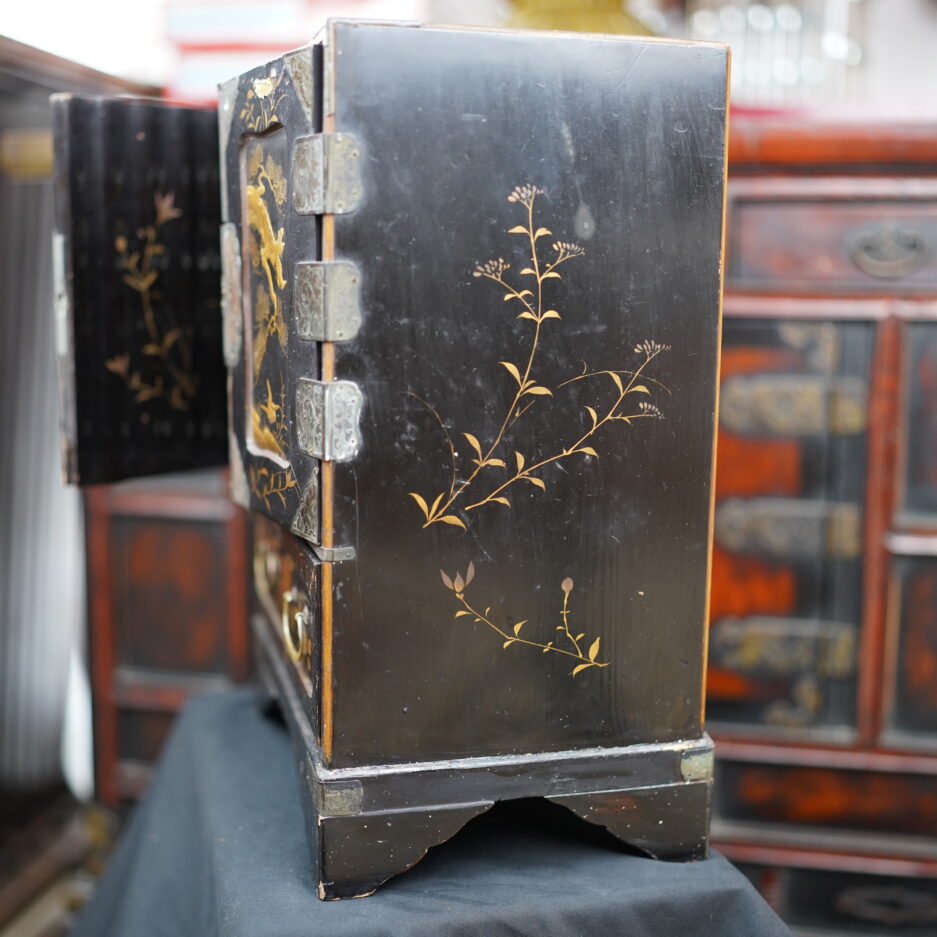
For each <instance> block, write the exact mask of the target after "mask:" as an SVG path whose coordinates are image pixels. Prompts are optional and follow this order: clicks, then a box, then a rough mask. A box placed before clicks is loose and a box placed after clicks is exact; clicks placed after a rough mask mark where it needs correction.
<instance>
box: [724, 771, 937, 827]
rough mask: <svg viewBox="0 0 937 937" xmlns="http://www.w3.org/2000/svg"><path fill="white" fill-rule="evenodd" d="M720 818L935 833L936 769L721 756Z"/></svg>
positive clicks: (936, 822) (936, 819)
mask: <svg viewBox="0 0 937 937" xmlns="http://www.w3.org/2000/svg"><path fill="white" fill-rule="evenodd" d="M715 794H716V799H715V812H716V815H717V816H718V817H719V818H720V819H722V820H731V821H742V822H749V821H755V822H766V823H771V824H796V825H800V826H805V827H806V826H809V827H824V828H827V829H839V830H853V831H856V832H866V833H890V834H905V835H907V836H913V837H928V838H930V839H933V838H934V837H937V778H935V777H934V775H933V774H911V773H904V772H902V773H897V772H891V771H871V770H852V769H850V770H847V769H843V768H835V769H834V768H828V767H814V766H807V765H780V764H756V763H748V762H734V761H732V762H727V761H720V763H719V764H718V765H717V769H716V787H715Z"/></svg>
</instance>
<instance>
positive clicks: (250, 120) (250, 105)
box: [238, 72, 286, 133]
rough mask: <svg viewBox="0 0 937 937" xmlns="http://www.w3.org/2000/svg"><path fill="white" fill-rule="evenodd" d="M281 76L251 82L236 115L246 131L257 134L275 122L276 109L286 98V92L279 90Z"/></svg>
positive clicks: (256, 79) (281, 74)
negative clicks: (242, 104) (242, 122)
mask: <svg viewBox="0 0 937 937" xmlns="http://www.w3.org/2000/svg"><path fill="white" fill-rule="evenodd" d="M283 74H284V73H283V72H281V73H280V74H279V75H278V76H277V77H276V78H271V77H268V78H255V79H254V80H253V81H252V82H251V86H250V87H249V88H248V89H247V93H246V94H245V95H244V106H243V107H242V108H241V110H240V113H239V114H238V117H239V118H240V119H241V120H243V121H244V126H245V127H247V129H248V130H251V131H253V132H254V133H259V132H260V131H262V130H266V129H267V127H269V126H270V124H272V123H273V122H274V121H275V120H277V108H278V107H279V106H280V102H281V101H282V100H283V99H284V98H285V97H286V92H285V91H281V90H280V82H282V81H283Z"/></svg>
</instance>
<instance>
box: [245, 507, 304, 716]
mask: <svg viewBox="0 0 937 937" xmlns="http://www.w3.org/2000/svg"><path fill="white" fill-rule="evenodd" d="M251 530H252V538H253V585H254V590H253V591H254V607H255V609H256V610H257V612H258V614H259V616H260V618H262V619H263V621H264V626H265V627H266V628H267V630H268V633H269V634H270V635H272V636H273V639H274V641H273V644H274V646H275V647H278V648H279V649H280V651H279V653H280V655H281V657H282V659H283V661H284V662H285V664H286V669H287V672H288V673H289V674H290V675H291V677H292V682H293V685H294V687H295V688H296V689H297V690H299V691H300V692H299V697H300V699H302V700H303V701H304V705H305V707H306V710H307V714H308V716H309V720H310V723H311V724H312V725H313V726H314V727H318V725H319V704H318V697H319V685H320V678H319V675H320V663H319V662H320V659H321V647H320V621H321V613H320V609H321V605H320V601H321V599H320V588H319V586H320V583H319V570H320V565H319V562H318V560H317V559H316V558H315V555H314V554H313V553H312V551H311V550H310V549H308V548H307V547H306V546H305V544H303V543H302V541H300V540H299V539H298V538H297V537H294V536H293V535H291V534H290V533H288V532H287V531H286V530H284V529H283V528H282V527H280V525H279V524H276V523H275V522H273V521H271V520H268V519H267V518H266V517H264V516H263V515H262V514H257V513H253V512H252V513H251Z"/></svg>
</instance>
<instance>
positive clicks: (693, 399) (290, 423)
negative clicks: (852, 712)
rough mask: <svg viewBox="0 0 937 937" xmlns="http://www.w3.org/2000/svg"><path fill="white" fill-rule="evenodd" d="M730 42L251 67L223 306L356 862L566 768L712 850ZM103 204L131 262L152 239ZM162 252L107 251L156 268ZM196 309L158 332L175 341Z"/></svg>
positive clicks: (262, 633)
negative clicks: (709, 679) (710, 626)
mask: <svg viewBox="0 0 937 937" xmlns="http://www.w3.org/2000/svg"><path fill="white" fill-rule="evenodd" d="M727 64H728V63H727V51H726V49H725V48H724V47H721V46H717V45H712V44H705V43H704V44H690V43H684V42H671V41H664V42H658V41H654V42H649V41H644V40H640V39H634V38H627V37H602V36H574V35H568V34H559V33H535V32H497V31H487V30H465V29H457V28H448V27H426V28H421V27H415V26H408V25H403V24H388V23H383V24H378V23H365V22H352V21H333V22H331V23H330V24H329V25H328V27H327V28H326V30H325V32H324V33H323V35H322V37H321V38H320V39H319V40H318V41H316V42H315V43H313V44H312V45H311V46H308V47H306V48H304V49H300V50H297V51H295V52H291V53H289V54H287V55H285V56H283V57H281V58H280V59H277V60H276V61H274V62H271V63H268V64H266V65H261V66H259V67H258V68H256V69H253V70H252V71H249V72H247V73H246V74H244V75H242V76H240V77H239V78H236V79H233V80H232V81H230V82H227V83H225V84H224V85H222V86H221V89H220V99H219V108H218V128H219V150H220V173H219V179H220V189H221V239H220V253H221V277H220V280H221V282H220V284H219V286H220V301H221V302H220V304H221V312H222V317H221V318H220V319H219V318H214V319H212V320H211V321H210V323H208V324H207V327H206V333H205V334H206V335H208V334H210V333H211V330H216V329H217V327H218V325H219V323H220V324H221V326H222V327H221V343H220V344H221V346H222V349H223V355H224V362H225V364H226V366H227V391H228V393H227V402H228V406H227V414H226V415H227V424H228V433H229V446H228V452H229V460H230V477H231V491H232V495H233V497H234V499H235V500H236V501H238V502H239V503H240V504H242V505H244V506H245V507H247V508H249V509H250V510H251V512H252V514H253V521H252V525H253V530H254V548H253V560H252V568H251V571H250V577H249V578H250V581H251V582H252V583H253V586H254V593H255V595H254V600H253V616H252V622H253V631H254V638H255V643H256V647H257V652H258V661H259V664H260V668H261V670H262V671H263V673H264V676H265V678H266V681H267V683H268V685H269V686H270V687H271V689H272V690H273V692H274V693H275V694H276V695H277V696H278V698H279V700H280V702H281V705H282V708H283V709H284V712H285V713H286V716H287V721H288V723H289V725H290V728H291V732H292V734H293V740H294V743H295V749H296V756H297V763H298V765H299V769H300V774H301V779H302V783H301V790H302V796H303V802H304V807H305V809H306V813H307V818H306V822H307V831H308V833H309V840H310V847H311V854H312V861H313V875H314V880H315V882H316V885H317V888H318V893H319V895H320V896H321V897H323V898H340V897H351V896H357V895H362V894H367V893H369V892H371V891H373V890H374V889H375V888H376V887H377V886H378V885H379V884H380V883H381V882H382V881H384V880H386V879H387V878H389V877H390V876H391V875H394V874H397V873H398V872H400V871H403V870H404V869H406V868H408V867H409V866H410V865H412V864H413V863H414V862H416V861H417V860H418V859H419V858H421V857H422V855H424V854H425V852H426V850H427V849H428V848H429V847H430V846H432V845H434V844H436V843H438V842H441V841H442V840H444V839H446V838H447V837H449V836H451V835H452V834H453V833H454V832H456V831H457V830H458V829H459V828H460V827H461V826H462V825H463V824H464V823H465V822H467V820H469V819H471V818H472V817H474V816H476V815H478V814H480V813H482V812H484V811H485V810H487V809H488V808H489V807H490V806H491V805H492V804H493V803H495V802H496V801H498V800H509V799H513V798H523V797H529V796H545V797H547V798H549V799H551V800H553V801H555V802H557V803H559V804H562V805H564V806H566V807H568V808H570V809H571V810H573V811H574V812H575V813H577V814H578V815H580V816H581V817H583V818H585V819H587V820H589V821H591V822H594V823H599V824H601V825H603V826H606V827H607V828H608V829H610V830H611V831H612V832H613V833H614V834H615V835H616V836H618V837H619V838H620V839H622V840H624V841H626V842H628V843H630V844H631V845H633V846H636V847H638V848H640V849H642V850H644V851H645V852H646V853H648V854H650V855H652V856H657V857H660V858H665V859H693V858H697V857H701V856H704V855H705V854H706V850H707V843H708V822H709V805H710V794H711V766H712V745H711V742H710V740H709V738H708V736H706V734H705V732H704V730H703V692H704V688H703V684H704V673H703V669H704V668H703V660H704V654H705V647H706V636H707V607H706V605H707V596H708V575H709V561H710V531H711V523H712V475H713V465H714V461H713V438H714V432H715V413H716V370H717V364H718V355H719V326H720V298H721V275H722V235H723V204H724V198H723V196H724V186H725V129H726V127H725V123H726V79H727ZM110 107H114V108H119V107H120V105H119V104H116V103H115V104H111V105H99V106H98V107H97V109H96V110H95V113H98V112H99V111H107V110H108V108H110ZM72 113H73V115H74V114H77V113H78V109H77V106H76V105H72ZM131 113H132V112H131ZM121 119H123V118H121ZM113 123H114V125H118V124H119V123H120V120H119V119H118V118H117V117H114V119H113ZM73 129H74V128H73ZM69 139H71V138H69ZM65 155H66V156H67V155H68V151H67V150H66V151H65ZM169 155H172V156H173V157H174V158H175V156H176V155H178V154H175V153H173V154H169ZM148 156H150V157H152V158H153V160H154V162H155V163H156V167H155V168H153V170H152V172H153V179H152V180H151V181H152V182H153V184H154V185H157V186H163V183H162V181H161V180H162V178H163V177H162V176H161V175H160V173H161V172H162V171H163V170H161V169H160V168H159V164H160V161H165V160H166V158H167V154H165V153H163V152H161V151H159V152H157V151H155V150H154V151H152V152H150V153H149V154H148ZM144 169H145V167H144V168H143V169H141V167H137V169H136V170H135V171H136V172H137V173H138V174H139V173H140V172H144ZM112 174H116V175H119V174H120V167H119V166H118V165H114V166H112ZM144 176H145V178H147V179H148V178H149V177H148V176H146V174H145V172H144ZM134 178H136V176H134ZM187 178H188V177H187ZM72 182H73V183H74V179H72ZM211 182H212V180H211V179H209V178H207V177H206V178H205V179H204V180H203V183H204V186H205V187H206V192H203V193H202V194H204V195H206V197H207V189H209V188H210V187H211ZM137 188H140V187H139V186H138V187H137ZM173 191H175V190H173ZM141 192H142V193H143V195H144V196H145V198H143V197H142V196H140V197H138V198H137V199H136V200H135V202H134V206H135V208H136V209H138V210H139V209H140V208H141V206H143V207H144V208H147V207H148V202H149V201H151V200H153V199H154V198H155V201H153V206H154V210H155V211H156V212H157V221H159V220H160V219H162V222H163V225H165V226H168V225H170V224H171V223H174V222H179V221H181V220H182V219H181V217H180V216H178V215H177V212H180V211H182V210H183V208H182V202H181V200H180V198H178V197H176V198H175V200H170V199H169V195H168V193H167V191H166V189H165V188H164V187H158V188H157V190H156V192H157V195H156V196H153V195H152V193H150V192H148V191H146V190H145V186H144V187H143V188H142V189H141ZM65 194H67V190H66V193H65ZM137 194H138V196H139V195H140V193H139V192H138V193H137ZM170 216H171V217H170ZM63 217H64V218H65V222H63V225H66V223H67V221H68V215H67V213H66V214H65V215H64V216H63ZM72 220H73V221H74V215H73V216H72ZM163 225H160V226H159V228H160V231H161V230H162V227H163ZM177 227H178V226H177ZM143 230H144V233H145V232H146V228H145V227H144V228H143ZM167 230H168V228H167ZM102 231H103V233H102V232H98V236H99V237H100V239H101V241H102V243H103V244H104V246H105V248H106V250H108V251H111V252H113V250H116V251H117V261H115V263H114V265H113V269H111V270H110V272H111V273H112V274H117V273H120V272H121V271H120V269H119V268H120V263H124V264H125V266H126V265H127V264H130V263H131V261H130V258H131V257H132V256H133V254H132V253H130V254H128V255H127V256H128V259H127V260H126V261H124V260H123V253H122V251H124V250H126V251H131V250H136V247H134V246H133V245H131V244H130V240H129V237H128V235H126V234H122V233H120V232H117V233H114V232H113V231H112V230H111V229H109V228H108V227H107V225H104V226H103V229H102ZM63 237H66V238H67V237H71V238H72V240H71V241H70V242H69V243H76V241H75V236H74V235H72V234H70V233H69V231H68V230H67V226H66V227H63ZM193 237H196V235H195V234H193ZM121 238H123V240H120V239H121ZM213 245H214V247H213V248H208V247H207V246H205V245H204V244H202V243H201V242H198V241H197V239H196V241H194V242H193V244H192V245H189V246H188V249H187V250H184V251H181V252H180V251H173V252H168V253H170V254H171V256H172V257H181V258H183V259H184V258H185V257H190V258H191V256H198V254H197V253H196V254H192V253H191V251H199V250H202V249H204V250H206V251H210V250H211V249H216V248H217V245H218V242H217V241H214V242H213ZM151 253H152V252H151ZM205 256H206V257H208V256H209V254H207V253H206V254H205ZM138 261H139V258H138ZM140 262H142V261H140ZM169 262H170V259H169V258H166V259H165V260H164V261H162V263H164V264H166V265H167V266H166V273H165V275H166V279H167V282H168V280H169V276H168V271H169V269H170V268H169V266H168V264H169ZM156 269H157V267H156V266H155V265H154V267H153V270H149V271H148V273H147V275H146V276H145V277H144V280H146V279H147V277H149V276H150V274H152V273H153V272H154V271H155V270H156ZM159 269H160V271H161V273H160V275H163V273H162V268H161V267H160V268H159ZM106 272H107V270H104V271H97V273H99V274H101V275H102V277H103V276H104V274H105V273H106ZM124 273H125V274H126V273H127V272H126V270H125V271H124ZM127 276H130V277H131V279H133V284H134V285H131V284H130V283H128V282H127V281H126V279H123V280H121V279H118V278H115V277H114V276H112V277H111V278H110V280H107V282H106V283H105V284H104V286H103V287H102V289H106V290H111V291H113V290H119V289H123V288H130V289H131V290H135V292H137V293H139V292H140V290H141V289H144V288H145V285H144V283H143V281H142V280H141V281H140V282H138V281H137V280H136V279H134V278H133V276H131V275H130V274H127ZM65 286H66V287H67V286H68V283H67V281H66V283H65ZM146 288H148V286H147V287H146ZM63 294H64V295H65V298H66V299H67V300H70V301H71V306H67V307H66V308H68V309H69V310H70V314H71V319H70V320H69V321H72V322H90V323H91V326H90V327H91V328H92V330H93V329H100V328H101V327H102V324H101V323H100V322H98V321H97V320H95V318H94V310H93V309H91V310H89V309H87V308H86V307H85V306H84V305H83V304H82V302H80V300H81V297H82V296H84V294H80V293H76V292H75V291H74V290H73V291H72V293H71V294H70V295H68V291H67V289H63ZM108 295H110V294H108ZM121 295H122V294H121ZM125 298H126V297H125ZM133 298H134V297H131V299H133ZM115 308H116V307H115ZM121 308H122V307H121ZM134 308H136V307H134ZM126 311H127V310H126V309H123V312H125V313H126ZM145 311H146V310H144V313H145ZM85 315H87V316H90V318H87V319H86V318H83V316H85ZM137 319H138V320H139V321H136V322H134V323H130V325H129V326H128V324H127V323H126V322H123V321H121V323H120V328H117V327H115V328H114V330H113V331H114V333H115V335H121V334H123V333H122V332H121V330H122V329H123V330H126V329H127V328H128V327H129V328H131V330H133V329H136V332H137V333H140V332H141V330H142V331H144V332H145V331H146V329H147V327H148V321H149V319H148V316H147V315H145V314H144V315H143V316H142V319H141V318H140V316H138V317H137ZM198 319H199V316H198V315H195V316H194V317H193V319H192V321H193V322H194V323H195V326H197V323H198ZM195 326H193V327H195ZM180 328H181V331H180V332H179V334H178V336H177V337H176V338H175V339H174V340H173V342H172V343H170V342H169V340H168V338H167V337H166V335H167V334H173V333H172V332H169V333H166V334H163V333H161V334H162V342H156V343H155V344H154V343H151V342H147V343H146V344H147V346H149V345H150V344H154V349H156V350H154V349H150V350H149V351H148V350H147V347H144V348H142V349H141V353H142V354H143V355H144V357H149V358H154V357H155V358H159V360H160V361H161V362H163V361H164V359H165V362H168V361H169V360H170V358H171V355H170V352H172V353H173V354H175V351H176V348H177V343H178V342H179V341H180V340H181V336H182V335H185V334H187V333H186V332H185V329H184V328H182V327H180ZM79 338H80V336H79ZM193 341H194V333H193ZM80 345H81V343H80V342H77V344H75V345H73V346H72V347H71V349H70V350H71V352H72V354H71V355H70V356H69V355H63V363H64V364H65V365H66V371H67V369H68V367H73V368H74V369H75V370H74V371H73V372H72V376H73V378H74V380H73V382H72V383H73V385H74V386H75V387H78V388H81V387H83V386H85V385H84V383H83V382H84V381H85V380H87V381H89V382H90V386H94V387H101V386H103V382H104V380H105V379H107V380H109V381H111V386H110V387H109V388H108V389H109V390H110V391H111V392H112V394H113V395H114V400H118V401H119V400H120V399H123V398H119V397H118V395H119V394H121V393H125V392H126V390H128V389H129V390H134V389H135V388H133V387H130V386H129V384H128V381H129V382H130V384H132V383H133V374H134V373H136V372H135V371H134V369H133V368H134V367H135V365H134V366H133V367H131V365H130V364H127V362H126V361H125V359H124V358H118V359H117V360H115V359H113V357H109V358H107V359H106V360H105V361H104V362H103V363H102V362H101V361H100V360H96V359H94V358H93V356H89V355H88V354H87V351H88V350H87V348H84V347H83V346H82V347H79V346H80ZM163 346H165V347H163ZM157 350H159V351H160V354H157ZM161 356H162V357H161ZM171 360H172V361H174V362H175V360H176V359H175V358H171ZM108 361H110V365H108ZM165 362H164V363H165ZM153 363H154V362H152V361H151V362H149V364H151V365H152V364H153ZM125 365H127V366H126V367H125ZM141 373H142V372H141ZM120 379H124V380H123V384H128V386H127V387H123V386H121V381H120ZM139 380H143V378H142V377H140V378H139ZM204 380H205V391H206V394H207V395H208V396H207V398H206V399H207V400H210V401H212V402H217V397H216V395H217V393H218V390H219V388H220V387H222V386H223V383H224V382H223V379H222V381H221V383H219V382H218V380H217V379H216V378H215V377H214V376H213V375H209V374H208V373H206V374H205V375H204ZM115 382H116V383H115ZM163 386H165V385H163ZM136 390H137V395H136V396H137V398H139V388H137V389H136ZM168 403H169V405H170V407H172V404H173V401H172V399H171V398H170V399H169V401H168ZM79 404H80V396H79ZM158 405H159V402H158V401H156V400H155V399H154V400H150V399H146V400H139V399H133V397H131V399H130V401H129V402H128V401H127V400H126V399H123V402H122V403H121V407H120V408H119V409H120V412H119V413H117V414H116V419H117V422H118V423H119V424H121V420H123V424H121V425H128V426H129V425H130V424H128V423H127V419H128V417H127V412H128V408H129V412H130V414H131V417H130V419H131V422H132V421H133V420H134V419H135V420H137V422H133V425H132V429H133V431H132V432H129V431H128V432H125V433H124V435H125V436H126V437H127V440H128V445H131V444H136V443H139V444H140V445H144V444H145V445H146V446H150V447H151V462H150V463H149V468H150V469H156V468H160V467H165V466H163V465H162V464H161V458H162V457H164V456H166V455H167V454H169V453H173V452H177V451H184V450H185V449H186V448H187V447H192V448H193V449H194V448H198V451H199V457H201V456H202V455H203V454H204V452H203V450H202V449H201V448H200V447H199V444H197V443H196V442H195V441H194V440H192V439H190V437H191V433H188V431H187V429H186V422H185V419H182V418H180V420H179V421H178V423H176V422H175V421H173V420H169V419H167V420H165V421H164V422H163V423H160V424H159V425H160V430H161V432H162V431H165V433H166V434H167V439H166V441H165V443H161V442H160V440H159V439H157V438H155V437H153V436H152V435H147V434H146V433H143V434H142V435H141V434H140V433H139V432H138V430H140V425H138V424H142V423H145V422H146V421H142V420H141V419H140V418H139V416H138V412H137V411H138V410H142V411H143V412H149V410H150V409H152V408H155V407H157V406H158ZM79 409H80V407H79ZM108 412H109V413H110V411H108ZM110 415H111V416H112V417H114V416H115V414H110ZM223 416H224V414H222V417H223ZM151 425H152V422H149V423H146V426H151ZM101 432H102V434H103V437H106V439H110V438H111V437H109V436H107V433H109V432H111V427H110V425H109V424H108V425H105V426H103V427H101ZM144 437H145V438H144ZM105 441H106V440H105ZM98 442H101V440H96V439H95V438H90V437H89V438H87V439H84V440H82V439H80V438H79V439H78V447H77V450H76V449H74V447H72V448H70V450H69V451H70V453H71V454H72V455H73V456H75V457H77V458H78V459H79V461H80V460H81V459H82V458H87V459H88V460H93V459H94V458H95V457H97V456H98V453H97V452H96V451H95V446H96V445H97V443H98ZM85 448H87V449H89V450H90V451H88V452H84V449H85ZM117 448H118V455H121V456H123V455H124V453H123V452H122V450H121V448H120V447H119V446H118V447H117ZM89 464H90V463H89ZM138 468H140V470H141V471H142V470H143V469H142V467H140V466H138Z"/></svg>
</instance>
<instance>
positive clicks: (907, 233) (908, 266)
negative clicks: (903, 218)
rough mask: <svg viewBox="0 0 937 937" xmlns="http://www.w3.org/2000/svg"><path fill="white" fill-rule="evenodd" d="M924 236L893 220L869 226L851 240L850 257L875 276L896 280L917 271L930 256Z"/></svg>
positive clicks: (860, 267)
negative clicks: (870, 227) (900, 225)
mask: <svg viewBox="0 0 937 937" xmlns="http://www.w3.org/2000/svg"><path fill="white" fill-rule="evenodd" d="M930 255H931V251H930V247H929V246H928V244H927V241H926V240H925V238H924V235H923V234H921V233H920V232H918V231H914V230H912V229H910V228H901V227H899V226H898V225H896V224H894V223H892V222H882V223H881V224H879V225H877V226H876V227H875V228H872V229H869V228H865V229H863V230H862V231H859V232H857V233H856V234H854V235H853V236H852V237H851V238H850V239H849V257H850V259H851V260H852V262H853V263H854V264H855V265H856V266H857V267H858V268H859V269H860V270H861V271H862V272H863V273H867V274H868V275H869V276H872V277H879V278H881V279H886V280H896V279H898V278H899V277H906V276H910V275H911V274H912V273H916V272H917V271H918V270H920V269H921V267H923V266H924V264H926V263H927V261H928V259H929V258H930Z"/></svg>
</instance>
